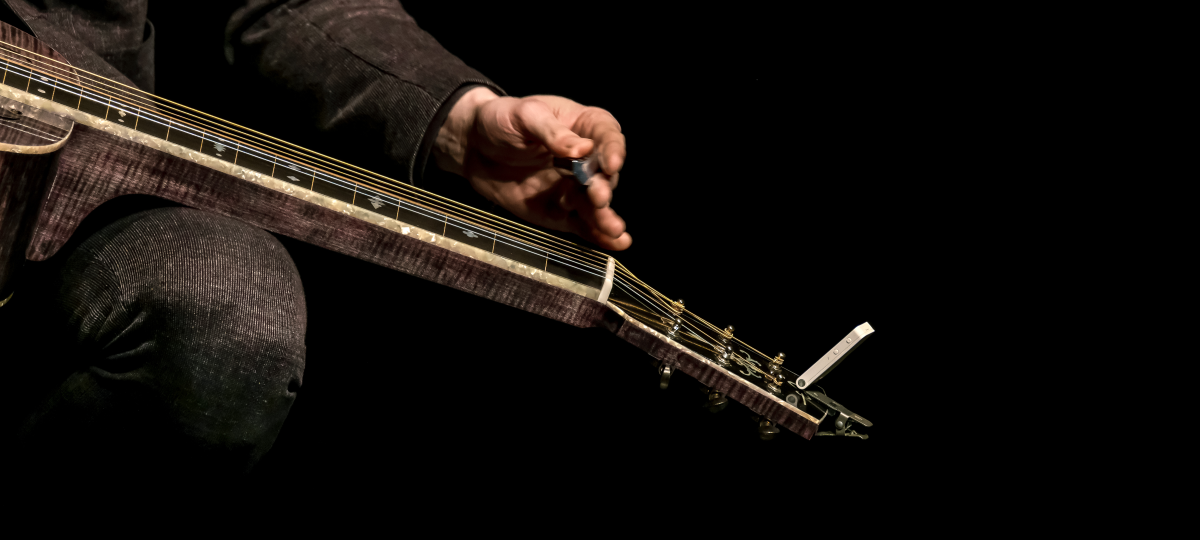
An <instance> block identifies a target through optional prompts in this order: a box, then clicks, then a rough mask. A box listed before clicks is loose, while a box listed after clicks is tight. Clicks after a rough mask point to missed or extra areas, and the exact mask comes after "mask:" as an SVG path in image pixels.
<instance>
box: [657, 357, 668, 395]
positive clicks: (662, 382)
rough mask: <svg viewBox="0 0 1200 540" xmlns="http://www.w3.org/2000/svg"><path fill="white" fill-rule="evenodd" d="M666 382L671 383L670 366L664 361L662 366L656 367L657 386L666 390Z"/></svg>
mask: <svg viewBox="0 0 1200 540" xmlns="http://www.w3.org/2000/svg"><path fill="white" fill-rule="evenodd" d="M668 384H671V366H668V365H667V364H666V363H665V362H664V363H663V365H662V367H660V368H658V387H659V388H661V389H663V390H666V389H667V385H668Z"/></svg>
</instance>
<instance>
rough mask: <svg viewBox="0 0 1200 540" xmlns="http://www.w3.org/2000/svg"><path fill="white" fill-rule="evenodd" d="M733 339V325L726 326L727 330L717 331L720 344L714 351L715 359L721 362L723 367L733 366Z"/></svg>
mask: <svg viewBox="0 0 1200 540" xmlns="http://www.w3.org/2000/svg"><path fill="white" fill-rule="evenodd" d="M732 340H733V325H730V326H726V327H725V330H723V331H721V332H719V333H717V341H718V342H719V343H720V344H719V345H717V348H716V350H715V351H713V359H714V360H716V361H717V363H718V364H721V366H722V367H732V366H733V363H732V362H730V361H729V357H730V356H731V355H733V344H732V343H730V341H732Z"/></svg>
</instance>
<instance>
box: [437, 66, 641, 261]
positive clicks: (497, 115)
mask: <svg viewBox="0 0 1200 540" xmlns="http://www.w3.org/2000/svg"><path fill="white" fill-rule="evenodd" d="M593 149H595V150H596V152H595V153H596V155H597V157H598V158H599V159H600V171H599V172H597V173H596V174H595V175H594V176H592V182H591V184H589V185H588V187H587V189H586V190H584V189H583V187H582V186H580V185H579V181H578V180H576V179H575V178H574V177H572V176H568V175H565V174H563V173H560V172H559V170H558V169H555V168H554V165H553V164H552V162H553V159H554V157H555V156H557V157H568V158H581V157H584V156H587V155H588V154H590V153H592V150H593ZM433 153H434V157H435V158H436V159H437V164H438V167H441V168H442V169H444V170H447V171H450V172H453V173H455V174H458V175H461V176H463V177H465V178H466V179H467V180H468V181H470V182H471V187H473V188H475V191H478V192H479V193H480V194H482V195H483V196H484V197H487V198H488V200H490V201H492V202H494V203H496V204H499V205H500V206H503V207H504V208H506V209H508V211H510V212H512V213H513V214H516V215H517V216H518V217H520V218H521V219H524V220H526V221H529V222H531V223H535V224H538V225H542V226H544V227H548V228H551V229H556V230H560V231H567V232H573V233H575V234H577V235H579V236H581V237H583V238H585V239H587V240H590V241H592V242H594V243H596V244H597V245H599V246H600V247H603V248H605V249H611V250H622V249H625V248H627V247H629V245H630V244H631V243H632V242H633V238H631V237H630V236H629V233H627V232H625V220H623V219H621V217H620V216H618V215H617V213H616V212H614V211H613V209H612V208H610V207H609V203H610V202H611V201H612V190H613V188H615V187H617V173H618V172H619V171H620V170H621V166H622V165H623V164H624V163H625V136H624V135H622V134H621V126H620V124H618V123H617V120H616V119H615V118H613V116H612V115H611V114H609V113H608V111H605V110H604V109H599V108H596V107H584V106H583V105H580V104H578V103H575V102H574V101H571V100H569V99H566V98H562V97H558V96H529V97H524V98H513V97H499V96H497V95H496V94H495V93H494V92H492V91H491V90H489V89H487V88H485V87H482V86H481V87H478V88H474V89H472V90H470V91H468V92H467V93H466V94H465V95H463V97H462V98H461V99H459V100H458V103H456V104H455V105H454V108H453V109H451V110H450V114H449V116H448V117H447V118H446V123H445V124H443V125H442V129H441V130H440V131H439V132H438V135H437V140H436V141H435V143H434V149H433Z"/></svg>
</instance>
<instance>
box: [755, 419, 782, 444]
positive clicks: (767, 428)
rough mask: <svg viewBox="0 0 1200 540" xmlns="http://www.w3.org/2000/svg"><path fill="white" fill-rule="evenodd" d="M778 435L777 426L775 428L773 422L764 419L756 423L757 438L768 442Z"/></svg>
mask: <svg viewBox="0 0 1200 540" xmlns="http://www.w3.org/2000/svg"><path fill="white" fill-rule="evenodd" d="M778 434H779V426H776V425H775V422H772V421H770V420H767V419H766V418H763V419H762V420H759V422H758V438H760V439H762V440H764V441H769V440H771V439H774V438H775V436H776V435H778Z"/></svg>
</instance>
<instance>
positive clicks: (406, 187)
mask: <svg viewBox="0 0 1200 540" xmlns="http://www.w3.org/2000/svg"><path fill="white" fill-rule="evenodd" d="M4 44H7V43H4ZM35 54H36V53H35ZM42 58H44V56H42ZM49 60H52V61H53V62H55V64H62V62H59V61H56V60H53V59H49ZM38 64H47V62H42V61H38ZM66 66H68V67H71V66H70V65H66ZM52 67H54V66H52ZM54 68H59V67H54ZM59 70H61V71H66V70H65V68H59ZM73 70H74V68H73ZM76 71H79V72H82V73H83V77H88V78H95V79H100V80H101V82H102V83H101V84H102V85H104V86H108V88H112V89H114V90H118V91H120V92H124V94H127V95H131V96H133V97H134V98H138V100H145V101H150V100H149V98H156V100H160V101H163V102H168V103H174V102H170V101H169V100H162V98H161V97H157V96H154V95H149V94H145V92H142V94H144V96H142V95H137V94H132V92H130V91H127V90H122V89H119V88H116V86H113V85H110V84H106V83H103V82H108V79H104V78H102V77H96V76H94V74H91V73H89V72H86V71H84V70H76ZM52 76H54V74H53V73H52ZM55 77H56V76H55ZM113 83H115V82H113ZM115 84H120V85H121V86H125V88H130V86H126V85H124V84H121V83H115ZM133 90H136V89H133ZM137 91H138V92H140V90H137ZM176 104H178V103H176ZM180 107H184V106H180ZM167 108H170V109H175V110H179V112H180V113H182V114H186V115H188V116H193V118H197V119H199V116H197V115H194V114H191V113H188V112H186V110H180V109H178V108H174V107H169V106H167ZM185 108H186V107H185ZM191 110H194V109H191ZM197 113H199V114H203V115H205V116H210V118H214V119H216V116H211V115H209V114H206V113H203V112H197ZM176 120H178V119H176ZM199 120H200V121H205V122H208V124H211V121H206V120H204V119H199ZM216 120H218V121H221V122H224V124H228V125H232V126H235V127H241V126H238V125H235V124H233V122H228V121H226V120H221V119H216ZM211 127H214V126H210V128H211ZM251 131H252V130H251ZM222 132H223V130H222ZM252 132H253V131H252ZM253 133H258V132H253ZM244 134H245V133H244ZM258 134H262V133H258ZM264 137H269V138H271V139H275V138H274V137H270V136H264ZM252 138H256V139H259V140H263V143H265V144H269V145H272V146H276V149H277V150H280V151H289V152H290V150H287V149H283V148H280V145H278V144H276V143H272V142H269V140H264V139H262V138H259V137H252ZM275 140H280V139H275ZM280 142H282V143H284V144H287V145H289V146H295V148H298V149H300V150H305V149H301V148H299V146H296V145H293V144H290V143H287V142H283V140H280ZM305 151H308V150H305ZM308 152H311V151H308ZM311 154H316V152H311ZM317 156H320V157H328V156H323V155H319V154H317ZM306 157H310V158H311V157H313V156H311V155H310V156H306ZM330 160H332V158H330ZM317 161H324V160H319V158H318V160H317ZM334 161H336V160H334ZM326 163H328V162H326ZM337 163H341V164H336V163H329V164H331V166H334V167H337V168H341V169H346V167H342V166H348V164H347V163H342V162H337ZM349 167H354V166H349ZM354 168H355V169H359V170H364V172H366V173H370V174H372V175H376V176H379V178H380V179H384V180H386V181H390V182H395V184H398V185H397V186H396V187H400V188H402V190H407V191H409V192H410V193H412V192H414V191H413V186H409V185H407V184H402V182H396V181H395V180H392V179H388V178H386V176H382V175H378V174H376V173H371V172H367V170H365V169H361V168H358V167H354ZM431 194H432V196H433V197H437V198H439V199H443V200H446V202H449V203H452V204H456V205H458V206H460V208H458V209H455V210H458V211H462V210H463V209H466V210H468V211H472V212H475V214H479V215H480V217H481V218H485V220H488V221H496V222H500V223H502V224H503V226H505V227H510V228H511V227H512V226H514V224H516V226H517V227H521V228H523V229H527V230H532V232H533V233H535V234H541V235H542V236H546V239H548V240H551V241H553V242H557V244H562V245H563V246H564V247H568V248H571V250H572V251H577V252H580V253H581V254H584V256H588V257H593V258H595V259H598V262H599V260H600V259H606V258H605V257H601V256H598V254H595V253H594V252H589V251H584V250H581V248H580V247H578V246H576V245H572V244H570V242H565V241H562V240H559V239H557V238H553V236H547V235H545V234H544V233H541V232H538V230H536V229H533V228H529V227H526V226H523V224H520V223H512V222H509V221H506V220H502V218H498V217H496V216H492V215H490V214H487V212H482V211H480V210H476V209H473V208H470V206H466V205H462V204H461V203H457V202H454V200H452V199H448V198H444V197H442V196H437V194H436V193H427V192H420V196H424V197H425V198H430V197H428V196H431Z"/></svg>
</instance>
